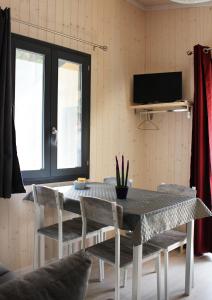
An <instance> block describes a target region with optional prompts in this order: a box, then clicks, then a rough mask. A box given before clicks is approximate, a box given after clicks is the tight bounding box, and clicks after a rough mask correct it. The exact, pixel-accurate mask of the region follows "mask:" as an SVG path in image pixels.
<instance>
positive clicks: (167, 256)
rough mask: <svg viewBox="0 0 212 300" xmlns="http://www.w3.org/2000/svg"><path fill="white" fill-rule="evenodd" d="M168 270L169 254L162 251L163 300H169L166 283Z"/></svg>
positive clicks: (167, 284)
mask: <svg viewBox="0 0 212 300" xmlns="http://www.w3.org/2000/svg"><path fill="white" fill-rule="evenodd" d="M168 268H169V252H168V251H166V250H165V251H164V284H165V286H164V288H165V300H169V283H168Z"/></svg>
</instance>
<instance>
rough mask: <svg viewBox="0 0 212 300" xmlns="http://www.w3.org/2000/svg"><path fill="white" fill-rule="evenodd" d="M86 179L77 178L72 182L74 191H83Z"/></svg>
mask: <svg viewBox="0 0 212 300" xmlns="http://www.w3.org/2000/svg"><path fill="white" fill-rule="evenodd" d="M86 181H87V180H86V178H82V177H79V178H78V179H77V180H75V181H74V188H75V189H76V190H84V189H85V188H86Z"/></svg>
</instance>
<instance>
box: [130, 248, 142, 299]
mask: <svg viewBox="0 0 212 300" xmlns="http://www.w3.org/2000/svg"><path fill="white" fill-rule="evenodd" d="M142 252H143V245H142V244H141V245H138V246H134V247H133V274H132V300H141V277H142Z"/></svg>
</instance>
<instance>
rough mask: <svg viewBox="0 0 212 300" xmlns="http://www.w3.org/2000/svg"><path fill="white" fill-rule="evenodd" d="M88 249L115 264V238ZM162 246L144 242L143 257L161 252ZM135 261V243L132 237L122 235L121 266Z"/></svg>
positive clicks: (89, 251)
mask: <svg viewBox="0 0 212 300" xmlns="http://www.w3.org/2000/svg"><path fill="white" fill-rule="evenodd" d="M86 251H87V252H88V253H90V254H92V255H94V256H97V257H98V258H101V259H103V260H104V261H106V262H109V263H111V264H115V238H112V239H109V240H106V241H104V242H102V243H99V244H96V245H94V246H91V247H89V248H87V249H86ZM159 252H160V248H158V247H155V246H153V245H150V244H148V243H144V244H143V258H146V257H148V256H151V255H152V254H154V253H159ZM132 261H133V244H132V239H129V238H127V237H125V236H121V239H120V267H121V268H122V267H124V266H127V265H129V264H131V263H132Z"/></svg>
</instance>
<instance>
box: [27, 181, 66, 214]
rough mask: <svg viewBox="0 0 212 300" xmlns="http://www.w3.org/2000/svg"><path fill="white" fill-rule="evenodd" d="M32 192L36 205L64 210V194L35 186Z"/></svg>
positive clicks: (45, 187)
mask: <svg viewBox="0 0 212 300" xmlns="http://www.w3.org/2000/svg"><path fill="white" fill-rule="evenodd" d="M32 191H33V197H34V202H35V204H37V205H39V206H40V205H43V206H50V207H55V208H58V209H63V194H61V193H59V192H58V191H57V190H53V189H51V188H49V187H47V186H42V185H35V184H33V185H32Z"/></svg>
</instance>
